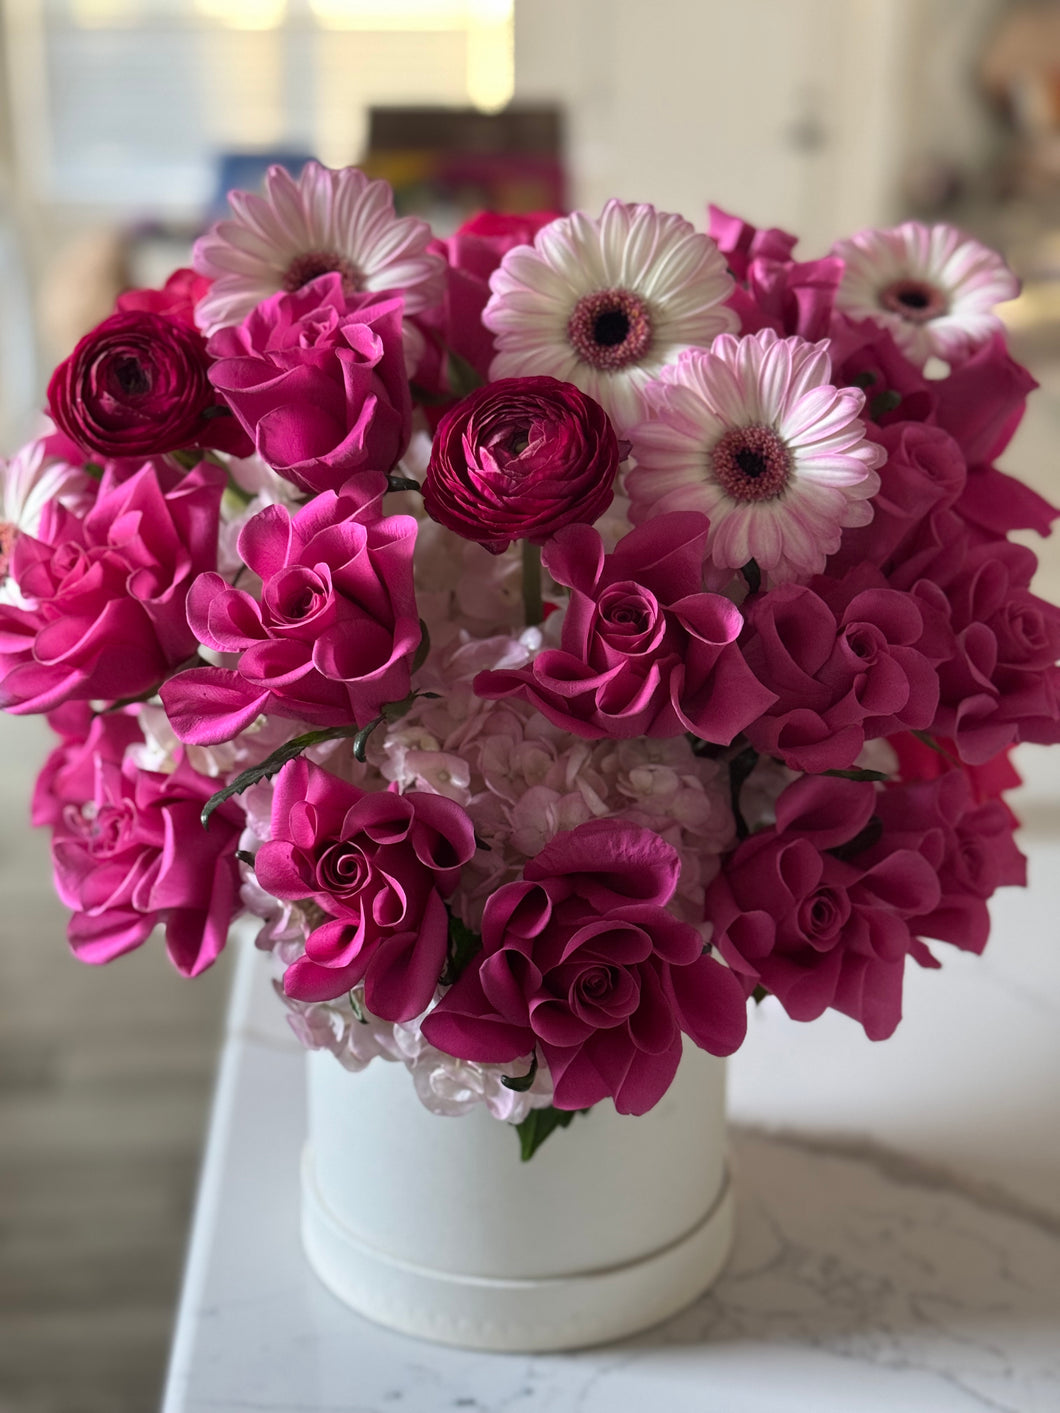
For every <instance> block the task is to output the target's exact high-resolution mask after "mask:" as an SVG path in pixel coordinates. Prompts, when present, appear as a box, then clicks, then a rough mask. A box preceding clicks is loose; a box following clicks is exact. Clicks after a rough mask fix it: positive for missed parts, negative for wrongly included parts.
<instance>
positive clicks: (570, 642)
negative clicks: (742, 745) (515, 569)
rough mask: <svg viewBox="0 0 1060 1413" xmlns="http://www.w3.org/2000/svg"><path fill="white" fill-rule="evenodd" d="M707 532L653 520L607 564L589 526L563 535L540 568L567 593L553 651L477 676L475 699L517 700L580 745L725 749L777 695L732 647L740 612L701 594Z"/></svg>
mask: <svg viewBox="0 0 1060 1413" xmlns="http://www.w3.org/2000/svg"><path fill="white" fill-rule="evenodd" d="M709 528H710V527H709V522H708V520H707V518H706V516H705V515H699V514H697V513H695V512H693V511H686V512H684V513H675V514H672V515H660V516H657V517H656V518H655V519H653V520H649V521H647V522H646V523H645V524H644V525H641V526H639V527H638V528H637V529H636V530H633V531H632V532H631V533H630V534H628V535H626V536H625V537H624V538H623V539H621V540H620V541H619V543H618V545H617V547H616V548H615V550H614V552H613V553H612V554H605V553H604V547H603V542H602V540H601V539H600V536H599V535H598V534H597V532H596V531H595V530H593V529H591V528H590V527H589V526H588V525H572V526H569V527H568V528H567V529H566V530H562V531H561V532H560V533H559V535H557V536H556V538H555V540H554V541H553V542H552V543H551V544H550V545H549V546H548V547H547V549H546V551H545V556H544V561H545V564H546V566H547V568H548V571H549V573H550V574H551V575H552V577H553V579H555V581H556V582H557V583H558V584H565V585H566V586H567V587H568V588H569V589H570V590H571V596H570V602H569V604H568V605H567V611H566V616H565V618H564V620H563V629H562V638H561V647H560V648H559V649H546V650H545V651H544V652H540V653H538V654H537V656H536V657H535V658H534V660H533V661H532V662H531V663H530V664H529V666H528V667H524V668H521V669H518V670H514V671H501V672H481V673H479V675H478V676H477V677H476V678H475V691H476V692H477V693H478V695H479V696H480V697H490V698H500V697H507V696H515V697H522V698H523V699H524V700H526V701H528V702H532V703H533V705H534V706H536V707H537V709H538V711H540V712H542V713H543V714H544V715H545V716H547V717H548V719H549V721H552V722H554V723H555V724H556V725H557V726H561V727H563V728H564V729H565V730H567V731H572V732H573V733H574V734H575V735H576V736H583V737H585V738H587V739H590V740H591V739H597V738H599V737H603V736H609V737H614V738H619V739H620V738H622V737H626V736H678V735H680V734H681V733H682V732H684V731H691V732H692V733H693V734H694V735H696V736H699V737H700V738H702V739H703V740H705V741H714V742H716V743H719V744H722V745H728V744H729V742H730V741H731V740H732V739H733V737H734V736H735V735H736V734H737V733H738V732H740V731H742V730H743V729H744V727H745V726H748V725H749V724H750V723H751V722H752V721H754V720H755V718H756V717H758V716H760V715H761V714H762V712H763V711H765V710H766V709H767V708H768V707H769V705H770V704H771V703H772V702H773V701H774V700H775V696H774V694H773V693H772V692H770V691H769V690H768V689H767V688H765V687H763V686H762V684H761V683H760V682H759V681H758V680H757V679H756V678H755V676H754V674H753V673H752V672H751V670H750V668H749V667H748V666H747V663H746V662H745V661H744V658H743V654H742V653H741V651H740V649H739V648H738V647H737V645H736V640H737V638H738V637H739V636H740V630H741V628H742V627H743V617H742V615H741V613H740V610H739V609H738V608H737V607H736V605H735V604H734V603H732V602H731V601H730V600H729V599H727V598H725V597H723V596H722V595H721V594H709V593H702V592H700V584H701V582H702V570H703V554H704V547H705V545H706V542H707V534H708V531H709Z"/></svg>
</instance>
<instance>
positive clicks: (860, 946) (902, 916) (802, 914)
mask: <svg viewBox="0 0 1060 1413" xmlns="http://www.w3.org/2000/svg"><path fill="white" fill-rule="evenodd" d="M877 798H878V796H877V792H876V790H875V788H874V787H873V786H872V785H870V784H867V783H864V782H861V781H852V780H841V779H836V778H833V777H827V776H820V775H818V776H812V775H806V776H803V777H802V778H801V779H799V780H796V781H795V783H794V784H793V785H789V786H788V788H787V789H786V790H785V791H784V793H783V794H782V795H781V796H780V799H779V800H778V801H777V816H776V825H775V826H774V827H772V828H769V829H763V830H760V831H759V832H758V833H756V834H753V835H752V836H751V837H750V838H749V839H745V840H744V842H743V843H742V844H741V845H740V846H739V847H738V848H737V849H736V851H735V852H734V853H733V854H732V855H730V857H729V858H728V859H727V860H726V863H725V867H724V868H723V869H722V871H721V873H720V874H719V875H718V876H717V878H715V879H714V881H713V883H711V884H710V886H709V887H708V889H707V900H706V916H707V920H708V921H709V922H712V923H713V924H714V932H713V934H712V940H713V942H714V945H715V947H716V948H717V950H718V951H719V953H720V954H721V956H722V957H723V958H724V959H725V961H727V962H728V964H729V966H730V967H732V969H733V971H734V972H736V973H737V974H739V975H740V976H741V977H742V978H743V980H744V985H745V986H746V988H747V989H748V991H750V990H751V989H753V988H754V987H755V986H758V985H761V986H764V987H765V988H766V989H767V990H768V991H771V992H772V993H773V994H774V995H775V996H776V997H777V999H778V1000H779V1001H780V1003H781V1005H782V1006H783V1007H784V1009H785V1010H786V1011H787V1013H788V1015H790V1016H791V1017H792V1018H793V1019H794V1020H803V1021H806V1020H815V1019H816V1018H817V1017H818V1016H819V1015H821V1014H823V1012H824V1011H825V1010H826V1009H827V1008H828V1007H832V1008H833V1009H834V1010H837V1011H842V1012H843V1014H844V1015H848V1016H852V1017H853V1018H854V1020H856V1021H859V1022H860V1023H861V1025H863V1026H864V1028H865V1033H866V1034H867V1035H868V1037H869V1039H870V1040H883V1039H886V1037H887V1036H889V1035H890V1034H891V1033H892V1032H893V1030H894V1028H895V1026H897V1024H898V1022H899V1020H900V1019H901V1015H902V975H903V971H904V969H905V960H906V957H907V956H909V955H912V956H914V958H915V959H916V960H918V961H921V962H925V963H926V964H928V965H931V964H932V961H931V957H930V954H929V953H928V952H927V949H926V948H925V947H923V944H922V943H919V942H918V941H917V940H916V938H915V936H914V935H913V930H912V929H913V928H914V927H915V919H917V918H921V917H925V916H927V915H929V914H931V913H932V912H933V911H934V910H935V909H936V908H937V907H938V905H939V900H940V897H941V890H940V887H939V881H938V879H937V877H936V876H935V870H934V869H933V868H932V865H931V862H930V861H929V860H928V859H927V858H925V857H923V856H922V854H921V853H920V851H919V847H918V846H916V847H910V848H902V847H898V848H889V849H884V850H883V851H882V854H880V855H877V854H874V853H871V852H867V847H868V845H869V843H870V841H871V837H872V836H873V835H875V834H877V833H878V829H876V828H874V827H873V823H872V821H873V815H874V812H875V810H876V805H877Z"/></svg>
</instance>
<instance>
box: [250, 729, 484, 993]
mask: <svg viewBox="0 0 1060 1413" xmlns="http://www.w3.org/2000/svg"><path fill="white" fill-rule="evenodd" d="M271 832H272V838H271V840H270V841H269V842H268V843H265V844H263V845H262V846H261V848H260V849H259V850H258V853H257V856H256V858H255V860H254V870H255V873H256V875H257V879H258V882H259V883H260V884H261V886H262V887H263V888H264V889H265V890H266V892H268V893H271V894H272V895H273V897H276V898H281V899H284V900H298V901H302V900H309V901H311V902H313V903H315V904H316V905H317V906H318V907H319V908H320V909H321V910H322V911H323V912H324V913H325V914H327V920H326V921H323V922H322V923H321V924H320V926H319V927H316V928H315V929H314V930H313V931H312V932H311V933H310V934H309V936H308V938H307V939H306V950H305V955H304V956H303V957H300V958H299V959H298V960H297V961H295V962H292V964H291V965H290V966H289V967H288V968H287V970H286V971H285V972H284V978H283V985H284V990H285V991H286V993H287V994H288V996H293V997H295V998H296V999H297V1000H300V1001H327V1000H330V999H332V998H333V997H336V996H344V995H345V994H346V992H347V991H349V990H350V988H351V987H352V986H356V985H357V984H358V983H359V982H361V981H363V982H364V996H365V1001H366V1003H367V1006H368V1009H369V1010H370V1011H371V1012H372V1014H373V1015H376V1016H380V1017H381V1018H382V1019H383V1020H390V1021H402V1020H409V1019H410V1018H411V1017H412V1016H416V1015H419V1014H420V1012H421V1011H423V1010H425V1009H426V1007H427V1005H428V1004H429V1002H430V1000H431V998H432V997H433V995H434V992H435V988H436V986H437V984H438V978H439V976H440V975H441V973H442V969H443V967H444V966H445V959H446V951H447V946H448V937H449V914H448V913H447V911H446V907H445V902H444V899H446V898H448V897H449V896H450V895H451V894H452V892H453V889H454V888H455V887H456V885H457V882H458V880H459V877H460V870H461V868H462V867H463V866H464V864H466V863H467V862H468V860H469V859H470V858H471V856H472V855H473V854H474V852H475V831H474V826H473V825H472V823H471V821H470V819H469V818H468V817H467V815H466V814H465V813H464V811H463V810H462V809H461V807H460V806H459V805H458V804H456V803H455V802H454V801H453V800H447V799H444V798H443V797H442V796H441V795H429V794H425V793H421V792H419V791H415V790H414V791H410V792H409V793H408V794H407V795H398V794H395V793H392V792H391V791H389V790H383V791H376V792H375V793H366V792H365V791H363V790H359V789H358V788H357V787H356V786H355V785H350V784H347V783H346V781H344V780H340V779H339V778H338V777H337V776H334V775H331V774H329V772H328V771H326V770H323V769H322V768H321V767H320V766H318V765H313V764H312V763H311V762H310V761H307V760H305V758H304V757H301V758H299V759H298V760H294V761H291V762H290V763H289V764H288V765H285V766H284V768H283V770H281V771H280V773H279V775H278V776H277V777H276V789H275V792H274V795H273V804H272V831H271Z"/></svg>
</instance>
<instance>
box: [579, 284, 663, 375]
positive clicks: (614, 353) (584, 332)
mask: <svg viewBox="0 0 1060 1413" xmlns="http://www.w3.org/2000/svg"><path fill="white" fill-rule="evenodd" d="M651 337H652V333H651V318H650V315H649V312H648V306H647V305H646V304H645V302H644V300H643V299H641V297H640V296H639V295H637V294H633V293H632V292H631V291H630V290H628V289H605V290H598V291H597V292H596V293H595V294H586V295H583V296H582V298H581V299H579V300H578V303H577V304H576V305H575V306H574V313H573V314H572V315H571V316H570V320H569V321H568V323H567V338H568V339H569V340H570V343H571V347H572V348H573V349H574V351H575V353H577V355H578V357H579V358H580V359H581V360H582V361H583V362H584V363H588V364H590V365H591V366H592V367H593V368H602V369H605V370H607V371H609V372H613V371H614V370H616V369H618V368H626V367H628V365H629V364H630V363H636V362H637V360H638V359H639V358H643V356H644V354H645V353H647V351H648V349H649V348H650V347H651Z"/></svg>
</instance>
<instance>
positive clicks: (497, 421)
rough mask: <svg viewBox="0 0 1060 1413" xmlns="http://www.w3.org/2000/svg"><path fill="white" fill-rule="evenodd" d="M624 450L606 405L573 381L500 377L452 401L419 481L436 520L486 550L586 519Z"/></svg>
mask: <svg viewBox="0 0 1060 1413" xmlns="http://www.w3.org/2000/svg"><path fill="white" fill-rule="evenodd" d="M622 455H623V452H622V450H621V449H620V447H619V442H618V438H617V437H616V436H615V430H614V428H613V427H612V425H611V422H610V419H609V418H608V416H607V413H606V412H605V411H604V409H603V408H602V407H601V406H600V404H599V403H598V402H596V401H595V400H594V399H593V398H591V397H588V396H587V395H586V394H585V393H583V392H581V391H580V389H578V388H576V387H575V386H574V384H573V383H561V382H558V381H557V380H556V379H555V378H500V379H498V381H497V382H495V383H487V384H486V385H485V387H481V388H477V389H476V390H475V392H473V393H471V395H470V396H469V397H465V398H464V399H463V401H462V402H458V403H457V405H456V406H455V407H453V408H451V409H450V410H449V411H448V412H447V413H446V414H445V416H444V417H443V418H442V420H441V422H440V423H439V424H438V430H437V432H436V433H435V437H434V445H433V447H432V448H431V459H430V464H429V465H428V467H427V475H426V479H425V480H424V484H423V504H424V507H425V509H426V511H427V514H428V515H430V516H431V517H432V518H433V519H434V520H437V521H438V522H439V523H440V524H442V525H444V526H445V527H446V529H448V530H453V531H455V532H456V534H458V535H462V536H463V537H464V538H465V539H467V540H475V541H477V542H478V543H479V544H480V545H482V546H484V548H486V549H488V550H489V551H490V552H491V553H492V554H501V553H502V552H503V551H504V550H506V549H507V548H508V546H509V545H510V544H511V542H512V541H513V540H531V541H532V542H533V543H534V544H543V543H544V541H545V540H547V539H548V538H549V537H550V536H551V535H554V534H555V533H556V532H557V531H558V530H561V529H562V528H563V527H564V526H565V525H571V524H574V523H575V522H583V523H586V524H592V522H593V521H594V520H596V519H597V518H598V517H599V516H600V515H602V514H603V512H604V511H605V510H606V509H607V507H608V506H609V505H610V504H611V500H612V498H613V495H614V489H613V488H614V483H615V476H616V474H617V473H618V465H619V461H620V460H621V458H622Z"/></svg>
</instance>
